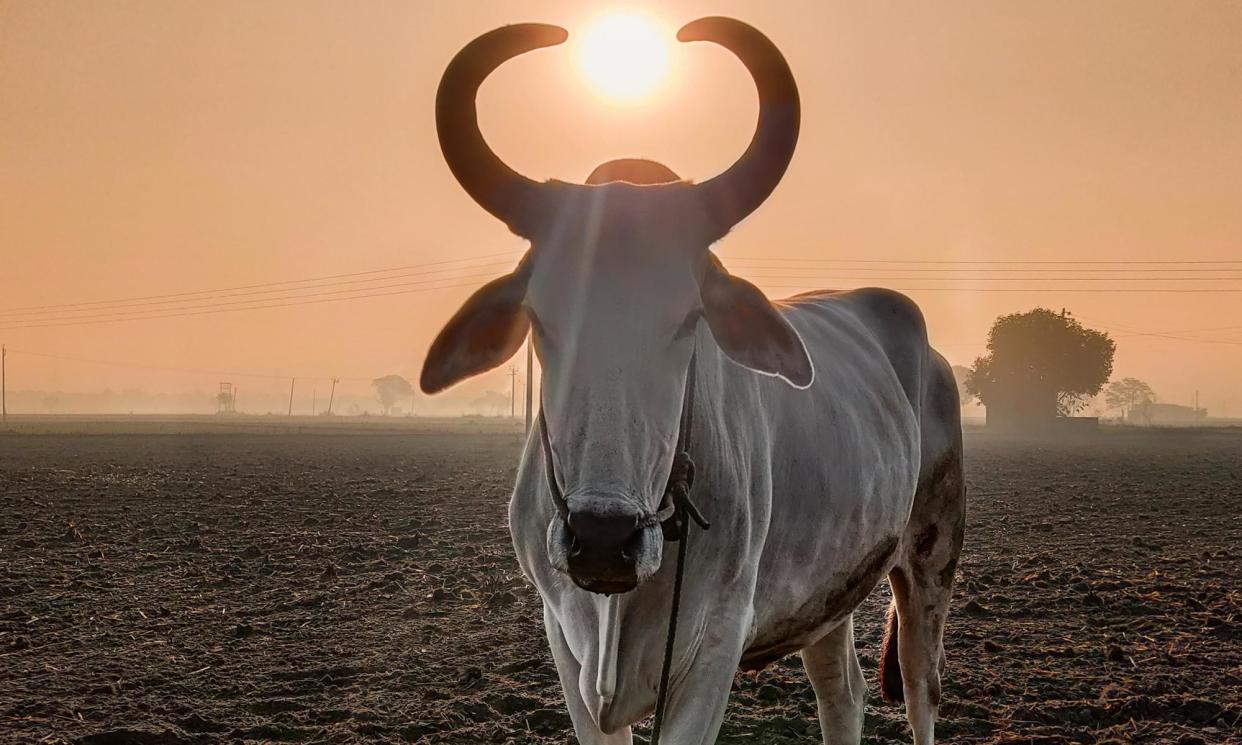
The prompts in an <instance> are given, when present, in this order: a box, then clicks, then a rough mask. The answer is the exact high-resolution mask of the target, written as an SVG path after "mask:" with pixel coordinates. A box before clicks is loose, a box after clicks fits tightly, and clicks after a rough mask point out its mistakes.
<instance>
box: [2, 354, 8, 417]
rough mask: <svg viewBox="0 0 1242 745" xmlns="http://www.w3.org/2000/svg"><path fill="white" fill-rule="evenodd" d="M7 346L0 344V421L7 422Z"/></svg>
mask: <svg viewBox="0 0 1242 745" xmlns="http://www.w3.org/2000/svg"><path fill="white" fill-rule="evenodd" d="M8 366H9V348H8V346H7V345H0V421H2V422H3V423H4V425H5V426H8V424H9V381H8V373H9V370H8Z"/></svg>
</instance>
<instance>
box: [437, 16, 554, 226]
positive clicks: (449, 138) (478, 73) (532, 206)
mask: <svg viewBox="0 0 1242 745" xmlns="http://www.w3.org/2000/svg"><path fill="white" fill-rule="evenodd" d="M568 36H569V34H568V32H567V31H565V29H563V28H560V27H559V26H549V25H546V24H541V23H521V24H517V25H513V26H504V27H502V28H498V29H496V30H495V31H489V32H488V33H486V34H483V35H482V36H480V37H479V38H477V39H475V40H474V41H472V42H470V43H469V44H467V45H466V46H465V48H464V49H462V50H461V51H460V52H458V53H457V56H456V57H454V58H453V61H452V62H450V63H449V66H448V68H447V69H446V70H445V71H444V77H443V78H441V79H440V89H439V90H438V91H437V92H436V131H437V132H438V133H439V135H440V150H441V151H442V152H443V153H444V159H445V160H446V161H447V162H448V166H449V169H450V170H451V171H452V172H453V175H454V176H456V177H457V181H458V182H459V183H460V184H461V185H462V188H464V189H465V190H466V192H467V193H468V194H469V195H470V196H471V197H473V198H474V201H476V202H478V203H479V206H481V207H482V208H483V209H485V210H487V211H488V212H490V213H492V214H493V215H495V216H496V217H498V218H500V220H502V221H503V222H504V223H505V224H506V225H508V226H509V229H510V230H512V231H513V232H515V233H517V234H518V235H522V236H526V237H530V236H531V234H532V231H533V229H534V228H535V223H536V216H537V215H538V214H539V212H540V210H539V208H538V202H539V199H540V195H541V193H543V192H544V191H545V189H543V185H542V184H539V183H537V182H535V181H532V180H531V179H528V178H526V177H525V176H523V175H521V174H519V173H517V172H516V171H514V170H513V169H511V168H509V166H507V165H505V164H504V161H502V160H501V159H500V158H498V157H497V156H496V154H495V153H493V152H492V149H491V148H490V147H488V146H487V142H486V141H485V140H484V139H483V134H482V133H481V132H479V116H478V111H477V109H476V107H475V97H476V96H477V94H478V91H479V86H480V85H482V84H483V81H484V80H485V79H486V78H487V76H488V75H490V74H491V72H492V71H493V70H495V69H496V68H497V67H499V66H500V65H501V64H503V63H504V62H505V61H506V60H508V59H511V58H513V57H516V56H518V55H519V54H522V53H524V52H529V51H531V50H533V49H539V48H541V47H550V46H555V45H556V44H560V43H562V42H563V41H565V39H566V38H568Z"/></svg>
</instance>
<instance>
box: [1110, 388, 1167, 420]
mask: <svg viewBox="0 0 1242 745" xmlns="http://www.w3.org/2000/svg"><path fill="white" fill-rule="evenodd" d="M1155 402H1156V392H1155V391H1153V390H1152V389H1151V386H1149V385H1147V384H1146V383H1144V382H1143V381H1141V380H1139V379H1138V378H1122V379H1121V380H1114V381H1113V382H1111V383H1109V384H1108V388H1107V389H1106V390H1105V391H1104V403H1105V404H1107V405H1108V408H1110V409H1120V410H1121V418H1122V419H1126V418H1127V417H1129V415H1130V413H1131V412H1138V413H1139V414H1140V415H1142V416H1143V418H1144V419H1146V420H1147V423H1148V424H1151V414H1150V409H1151V405H1152V404H1154V403H1155Z"/></svg>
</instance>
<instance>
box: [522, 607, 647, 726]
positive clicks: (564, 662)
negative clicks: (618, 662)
mask: <svg viewBox="0 0 1242 745" xmlns="http://www.w3.org/2000/svg"><path fill="white" fill-rule="evenodd" d="M543 625H544V627H545V628H546V629H547V631H548V646H549V647H551V648H552V659H553V660H554V661H555V662H556V673H557V675H558V676H559V677H560V679H561V690H562V691H564V693H565V705H566V706H567V707H568V708H569V718H570V719H571V720H573V723H574V734H576V735H577V736H578V742H579V743H581V745H631V743H632V742H633V738H632V737H631V736H630V728H629V727H623V728H622V729H620V730H619V731H617V732H614V733H612V734H611V735H606V734H604V733H603V732H602V731H600V728H599V727H597V726H596V725H595V720H594V719H593V718H592V717H591V713H590V711H588V710H587V707H586V702H584V701H583V700H582V694H581V693H580V691H579V688H578V684H579V683H578V681H579V679H580V677H581V674H582V666H581V665H579V664H578V660H576V659H575V658H574V656H573V653H572V652H570V651H569V644H568V643H567V642H566V641H565V633H564V632H563V631H561V626H560V624H559V623H557V622H556V618H555V617H554V616H553V615H552V611H550V610H549V609H548V606H547V605H546V604H545V605H544V607H543Z"/></svg>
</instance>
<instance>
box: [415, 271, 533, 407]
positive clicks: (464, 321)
mask: <svg viewBox="0 0 1242 745" xmlns="http://www.w3.org/2000/svg"><path fill="white" fill-rule="evenodd" d="M527 277H528V272H527V263H526V262H525V261H524V262H523V263H522V265H521V266H519V267H518V268H517V270H516V271H514V272H513V273H512V274H506V275H505V276H503V277H498V278H496V279H493V280H492V281H491V282H488V283H487V284H485V285H483V286H482V287H481V288H479V290H478V291H477V292H475V293H474V294H473V295H471V296H470V298H469V299H468V300H466V302H465V304H463V305H462V306H461V309H460V310H458V311H457V313H456V314H454V315H453V317H452V318H451V319H449V322H448V323H446V324H445V325H444V328H443V329H441V330H440V334H439V336H437V337H436V340H435V341H433V342H432V343H431V349H429V350H427V359H426V361H425V362H423V373H422V375H421V376H420V377H419V381H418V384H419V387H420V388H422V389H423V393H439V392H440V391H442V390H444V389H445V388H448V387H449V386H451V385H455V384H457V383H460V382H461V381H463V380H465V379H466V378H469V377H471V376H474V375H478V374H479V373H484V372H487V371H488V370H491V369H492V368H495V367H499V366H500V365H502V364H504V362H505V360H507V359H509V358H510V357H512V356H513V355H514V354H515V353H516V352H517V351H518V348H519V347H521V346H522V340H524V339H525V338H526V334H527V332H528V331H529V330H530V318H529V317H528V316H527V315H526V310H525V309H524V308H523V307H522V301H523V300H524V299H525V297H526V283H527Z"/></svg>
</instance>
